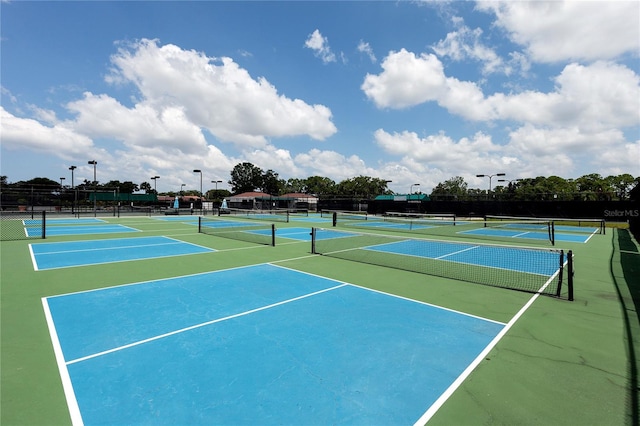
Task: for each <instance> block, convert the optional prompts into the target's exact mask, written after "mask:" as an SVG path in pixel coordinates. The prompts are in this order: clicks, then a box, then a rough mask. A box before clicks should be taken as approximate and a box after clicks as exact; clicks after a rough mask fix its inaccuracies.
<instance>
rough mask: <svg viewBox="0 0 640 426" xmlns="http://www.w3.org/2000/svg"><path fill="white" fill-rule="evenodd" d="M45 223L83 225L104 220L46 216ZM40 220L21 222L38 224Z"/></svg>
mask: <svg viewBox="0 0 640 426" xmlns="http://www.w3.org/2000/svg"><path fill="white" fill-rule="evenodd" d="M46 221H47V225H84V224H99V223H106V221H104V220H102V219H98V218H93V217H91V218H79V219H76V218H65V219H49V218H47V220H46ZM41 222H42V220H40V219H27V220H24V221H23V223H24V224H25V225H39V224H40V223H41Z"/></svg>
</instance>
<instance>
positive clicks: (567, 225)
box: [484, 215, 606, 234]
mask: <svg viewBox="0 0 640 426" xmlns="http://www.w3.org/2000/svg"><path fill="white" fill-rule="evenodd" d="M484 220H485V222H493V223H495V222H509V221H520V222H523V223H526V222H527V221H534V222H535V221H538V222H539V221H547V222H550V223H551V224H552V225H553V227H554V229H555V230H557V231H561V232H567V233H573V234H606V222H605V220H604V219H585V218H575V219H574V218H566V217H562V218H558V217H551V218H528V217H520V216H496V215H487V216H485V217H484Z"/></svg>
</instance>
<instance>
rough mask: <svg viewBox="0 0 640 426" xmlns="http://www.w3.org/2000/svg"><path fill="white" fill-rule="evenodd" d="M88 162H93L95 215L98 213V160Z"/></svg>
mask: <svg viewBox="0 0 640 426" xmlns="http://www.w3.org/2000/svg"><path fill="white" fill-rule="evenodd" d="M87 164H93V215H94V216H95V215H96V214H97V213H98V194H97V185H98V181H97V180H96V166H97V165H98V162H97V161H96V160H91V161H89V162H88V163H87Z"/></svg>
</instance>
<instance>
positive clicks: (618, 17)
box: [476, 0, 640, 62]
mask: <svg viewBox="0 0 640 426" xmlns="http://www.w3.org/2000/svg"><path fill="white" fill-rule="evenodd" d="M476 7H477V8H478V9H479V10H483V11H487V12H492V13H494V14H495V16H496V23H495V24H496V25H497V26H499V27H501V28H503V29H504V30H505V31H506V32H507V33H508V35H509V37H510V38H511V40H512V41H514V42H516V43H518V44H520V45H522V46H525V47H526V49H527V51H528V52H529V54H530V56H531V57H532V59H533V60H535V61H537V62H558V61H563V60H585V61H594V60H599V59H613V58H615V57H618V56H620V55H623V54H625V53H631V54H633V55H636V56H637V54H638V50H640V26H639V25H638V16H640V2H637V1H497V0H490V1H479V2H478V4H477V6H476Z"/></svg>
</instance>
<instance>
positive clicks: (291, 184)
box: [283, 178, 307, 193]
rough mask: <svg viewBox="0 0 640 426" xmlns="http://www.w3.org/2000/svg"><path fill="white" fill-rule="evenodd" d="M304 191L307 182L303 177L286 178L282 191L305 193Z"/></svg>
mask: <svg viewBox="0 0 640 426" xmlns="http://www.w3.org/2000/svg"><path fill="white" fill-rule="evenodd" d="M306 191H307V184H306V180H305V179H297V178H289V179H287V181H286V183H285V184H284V188H283V192H284V193H290V192H299V193H306Z"/></svg>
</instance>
